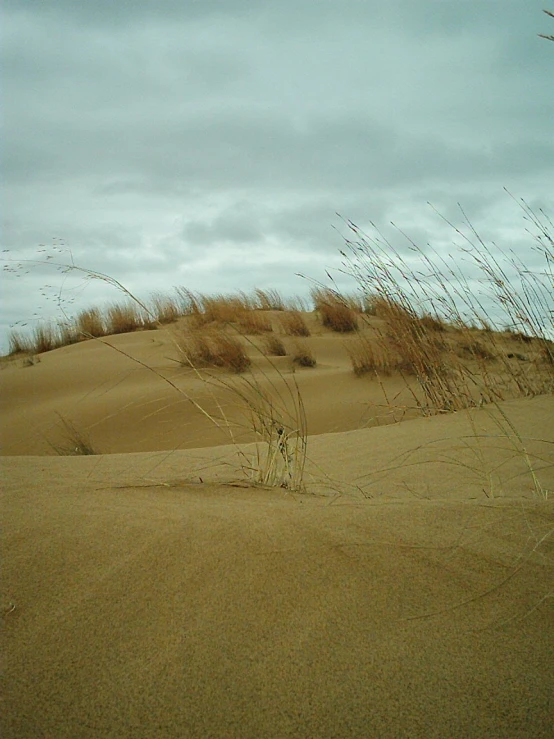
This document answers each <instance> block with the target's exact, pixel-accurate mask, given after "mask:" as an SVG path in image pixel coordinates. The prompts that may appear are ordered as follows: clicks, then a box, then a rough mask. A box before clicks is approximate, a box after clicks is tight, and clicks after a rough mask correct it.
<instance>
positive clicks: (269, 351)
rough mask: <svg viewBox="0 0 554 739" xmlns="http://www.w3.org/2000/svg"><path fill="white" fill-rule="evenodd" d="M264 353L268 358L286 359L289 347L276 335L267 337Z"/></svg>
mask: <svg viewBox="0 0 554 739" xmlns="http://www.w3.org/2000/svg"><path fill="white" fill-rule="evenodd" d="M263 351H264V354H266V355H267V356H272V357H286V355H287V347H286V346H285V344H284V343H283V341H282V339H280V338H279V337H278V336H276V335H275V334H271V335H270V336H266V337H265V339H264V342H263Z"/></svg>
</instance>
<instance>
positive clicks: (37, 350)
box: [31, 322, 62, 354]
mask: <svg viewBox="0 0 554 739" xmlns="http://www.w3.org/2000/svg"><path fill="white" fill-rule="evenodd" d="M31 345H32V353H33V354H43V353H44V352H50V351H52V350H53V349H57V348H58V347H59V346H62V337H61V335H60V332H59V330H58V326H57V325H55V324H53V323H51V322H44V323H42V322H41V323H38V324H37V325H36V326H34V328H33V331H32V335H31Z"/></svg>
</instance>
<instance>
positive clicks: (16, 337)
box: [8, 329, 33, 356]
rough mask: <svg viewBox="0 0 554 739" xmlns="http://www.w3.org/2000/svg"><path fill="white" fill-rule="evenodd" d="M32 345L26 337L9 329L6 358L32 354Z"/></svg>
mask: <svg viewBox="0 0 554 739" xmlns="http://www.w3.org/2000/svg"><path fill="white" fill-rule="evenodd" d="M32 349H33V347H32V344H31V342H30V340H29V337H28V336H25V335H24V334H23V333H22V332H21V331H18V330H17V329H11V330H10V332H9V334H8V356H13V355H15V354H27V353H28V352H32Z"/></svg>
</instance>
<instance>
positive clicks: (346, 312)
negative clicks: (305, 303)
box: [311, 287, 358, 333]
mask: <svg viewBox="0 0 554 739" xmlns="http://www.w3.org/2000/svg"><path fill="white" fill-rule="evenodd" d="M311 296H312V301H313V303H314V305H315V309H316V311H317V312H318V314H319V317H320V319H321V322H322V324H323V325H324V326H325V327H326V328H329V329H331V331H337V332H338V333H348V332H350V331H355V330H356V329H357V328H358V319H357V317H356V312H355V310H354V309H353V308H352V305H351V303H352V301H350V304H349V301H348V299H346V298H343V297H342V296H341V295H340V294H339V293H338V292H335V291H334V290H330V289H327V288H323V287H315V288H313V289H312V291H311Z"/></svg>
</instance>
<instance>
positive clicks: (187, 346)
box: [177, 328, 252, 373]
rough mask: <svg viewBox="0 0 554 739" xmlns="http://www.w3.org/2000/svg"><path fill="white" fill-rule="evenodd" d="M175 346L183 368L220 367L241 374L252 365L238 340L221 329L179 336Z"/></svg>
mask: <svg viewBox="0 0 554 739" xmlns="http://www.w3.org/2000/svg"><path fill="white" fill-rule="evenodd" d="M177 346H178V348H179V354H180V361H181V364H182V365H183V366H185V367H196V368H203V367H221V368H223V369H227V370H230V371H232V372H236V373H241V372H246V370H248V369H249V368H250V366H251V364H252V361H251V359H250V357H249V356H248V353H247V352H246V349H245V347H244V345H243V344H242V343H241V342H240V340H239V338H237V337H235V336H232V335H231V334H229V333H226V332H225V331H223V330H222V329H215V328H212V329H211V330H206V331H198V330H196V331H192V332H190V333H186V334H184V333H183V334H179V336H178V338H177Z"/></svg>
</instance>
